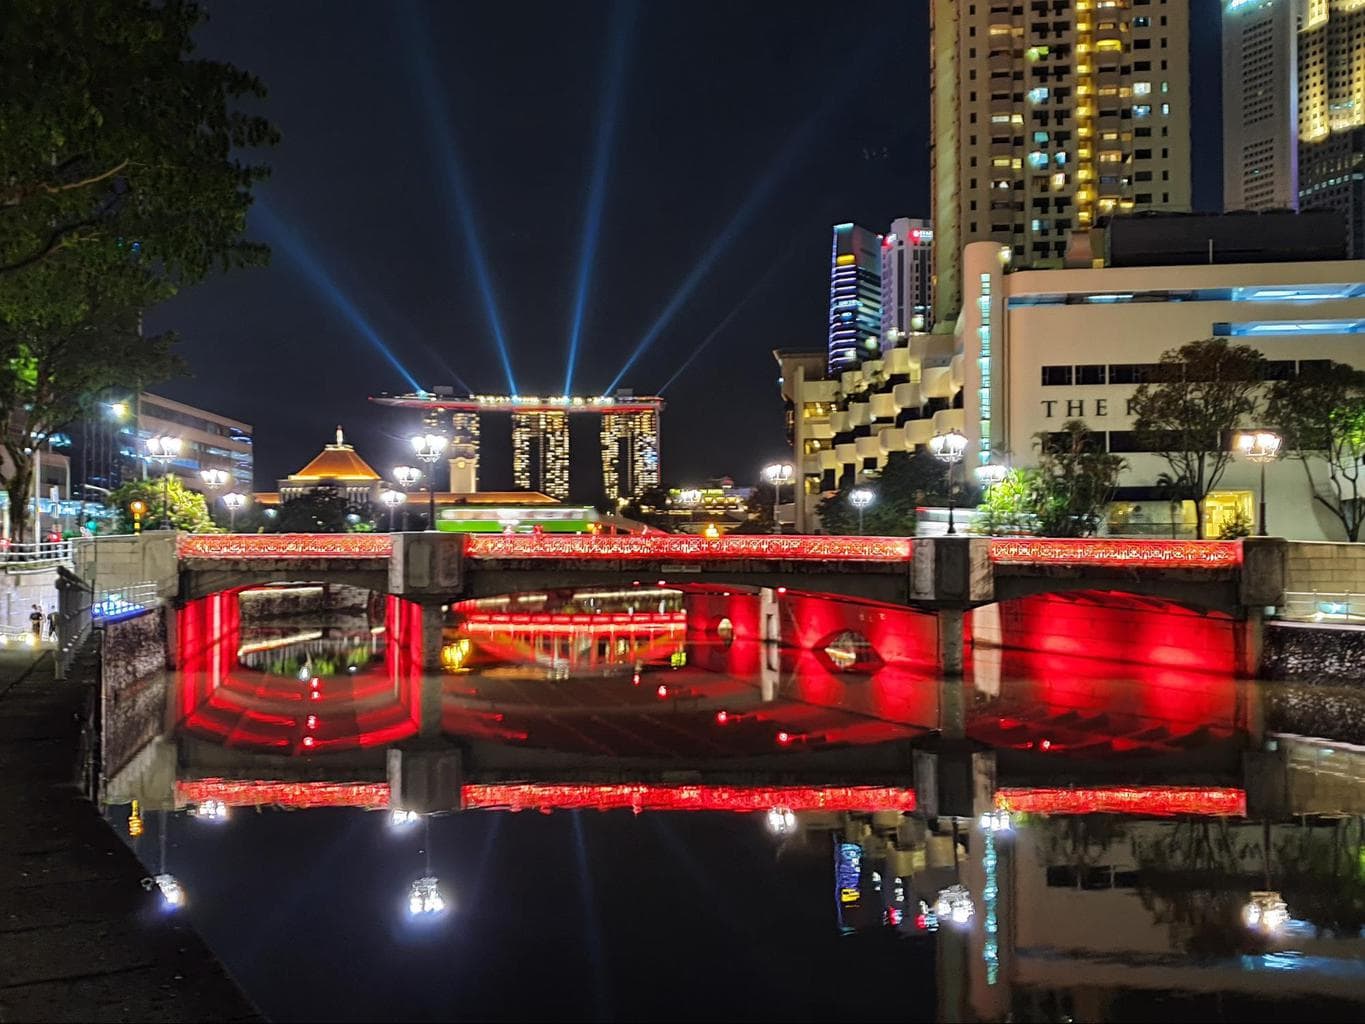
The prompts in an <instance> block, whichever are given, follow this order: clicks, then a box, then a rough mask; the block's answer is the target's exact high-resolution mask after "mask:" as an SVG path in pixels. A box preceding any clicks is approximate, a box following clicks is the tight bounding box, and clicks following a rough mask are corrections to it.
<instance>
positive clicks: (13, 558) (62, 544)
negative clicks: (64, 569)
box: [0, 540, 73, 569]
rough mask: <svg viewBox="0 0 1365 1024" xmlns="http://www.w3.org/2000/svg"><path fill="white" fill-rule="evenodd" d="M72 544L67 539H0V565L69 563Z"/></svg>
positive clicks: (27, 565) (36, 566)
mask: <svg viewBox="0 0 1365 1024" xmlns="http://www.w3.org/2000/svg"><path fill="white" fill-rule="evenodd" d="M72 558H73V545H72V542H71V541H69V540H54V541H43V542H42V543H39V544H15V543H12V542H11V541H6V540H0V565H4V566H5V567H6V568H17V569H25V568H31V569H39V568H46V567H48V566H52V565H70V564H71V563H72Z"/></svg>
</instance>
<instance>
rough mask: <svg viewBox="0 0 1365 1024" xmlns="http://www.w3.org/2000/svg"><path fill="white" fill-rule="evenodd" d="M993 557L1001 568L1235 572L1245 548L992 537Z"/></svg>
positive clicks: (1215, 543) (1220, 543)
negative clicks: (1051, 567) (1099, 568)
mask: <svg viewBox="0 0 1365 1024" xmlns="http://www.w3.org/2000/svg"><path fill="white" fill-rule="evenodd" d="M990 557H991V561H992V562H993V563H995V564H996V565H1028V566H1041V565H1057V566H1087V567H1088V566H1110V567H1115V568H1124V569H1234V568H1236V567H1238V566H1240V565H1241V564H1242V546H1241V544H1240V543H1239V542H1237V541H1235V540H1138V539H1132V538H1127V537H1124V538H1117V537H1083V538H1063V537H992V538H991V541H990Z"/></svg>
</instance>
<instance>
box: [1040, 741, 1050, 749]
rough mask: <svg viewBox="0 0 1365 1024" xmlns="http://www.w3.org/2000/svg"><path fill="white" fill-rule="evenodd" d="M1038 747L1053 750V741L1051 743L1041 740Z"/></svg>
mask: <svg viewBox="0 0 1365 1024" xmlns="http://www.w3.org/2000/svg"><path fill="white" fill-rule="evenodd" d="M1038 746H1040V747H1042V748H1043V749H1044V750H1051V749H1052V741H1051V740H1040V741H1039V743H1038Z"/></svg>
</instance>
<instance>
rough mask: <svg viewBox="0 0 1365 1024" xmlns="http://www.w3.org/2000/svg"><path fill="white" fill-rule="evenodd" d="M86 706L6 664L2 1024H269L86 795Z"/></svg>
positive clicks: (35, 666) (16, 659) (16, 662)
mask: <svg viewBox="0 0 1365 1024" xmlns="http://www.w3.org/2000/svg"><path fill="white" fill-rule="evenodd" d="M73 675H80V673H79V672H73ZM85 694H86V687H84V686H83V685H82V684H80V683H78V682H64V683H58V682H54V680H53V676H52V655H51V653H50V652H46V651H44V652H42V653H38V652H35V651H32V650H22V651H10V650H5V651H0V1021H3V1022H9V1021H179V1020H202V1021H232V1020H259V1019H261V1018H260V1016H259V1014H258V1013H257V1011H256V1010H255V1009H254V1008H253V1007H252V1006H251V1004H250V1002H249V1001H248V1000H247V999H246V997H245V996H244V995H243V994H242V992H241V991H240V990H239V989H238V988H237V986H236V984H235V983H234V982H233V980H232V979H231V978H230V977H229V976H228V975H227V972H226V971H225V970H224V969H223V968H222V966H221V965H220V964H219V963H218V961H217V960H216V959H215V958H214V957H213V955H212V954H211V953H210V952H209V951H208V949H207V947H206V946H205V945H204V943H203V941H202V940H201V939H200V938H199V937H198V936H197V935H196V934H195V933H194V932H193V931H192V930H191V928H190V927H189V926H188V924H187V923H186V921H185V920H184V919H183V918H177V917H174V916H170V917H168V916H167V915H165V914H163V913H161V912H160V909H159V906H158V904H159V902H160V897H159V895H158V894H155V893H148V892H145V891H144V890H143V888H142V886H141V884H140V883H141V880H142V879H143V878H144V877H145V876H146V875H147V872H146V870H145V869H144V868H143V867H142V865H141V864H139V863H138V861H137V859H136V858H135V857H134V856H133V853H132V851H131V850H129V849H128V848H127V846H125V845H124V844H123V842H122V841H120V839H119V838H118V836H116V835H115V834H114V832H113V830H112V829H110V828H109V827H108V825H106V823H105V822H104V820H103V819H102V818H101V817H100V815H99V812H98V811H97V809H96V808H95V807H94V805H93V804H91V803H90V802H88V801H87V800H86V799H85V798H84V797H83V796H82V795H81V793H80V791H79V790H78V788H77V786H76V778H77V774H78V760H79V747H80V716H81V710H82V707H83V705H84V702H85Z"/></svg>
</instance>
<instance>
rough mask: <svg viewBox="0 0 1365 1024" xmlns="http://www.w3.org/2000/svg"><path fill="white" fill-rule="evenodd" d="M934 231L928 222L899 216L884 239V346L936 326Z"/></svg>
mask: <svg viewBox="0 0 1365 1024" xmlns="http://www.w3.org/2000/svg"><path fill="white" fill-rule="evenodd" d="M933 249H934V232H933V230H932V229H931V228H930V227H929V222H928V221H923V220H911V219H910V218H909V217H899V218H897V219H896V220H893V221H892V222H891V230H890V231H888V232H887V233H886V234H885V235H883V236H882V344H883V347H885V346H886V345H887V344H889V339H891V338H892V337H894V335H895V334H909V333H910V332H912V331H927V330H929V328H930V327H932V326H933V323H934V310H933V279H934V266H933Z"/></svg>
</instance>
